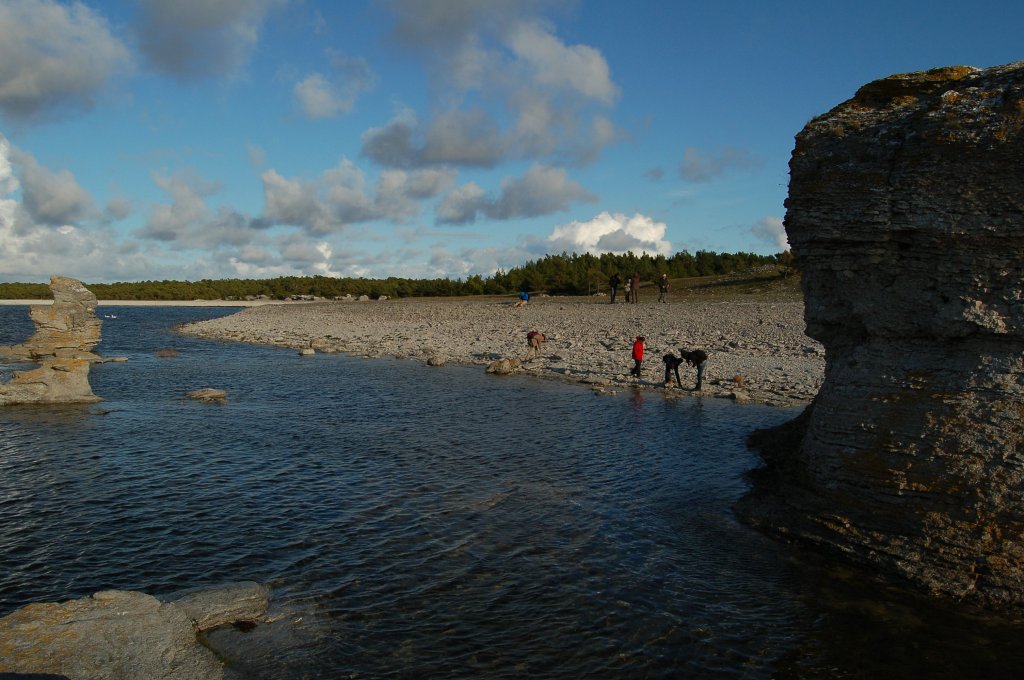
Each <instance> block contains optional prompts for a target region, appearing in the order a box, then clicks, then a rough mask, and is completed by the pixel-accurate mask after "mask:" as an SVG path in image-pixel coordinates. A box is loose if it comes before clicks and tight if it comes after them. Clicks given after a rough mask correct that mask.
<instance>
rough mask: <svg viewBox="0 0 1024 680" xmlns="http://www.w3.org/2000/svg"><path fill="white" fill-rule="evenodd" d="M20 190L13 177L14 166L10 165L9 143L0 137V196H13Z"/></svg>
mask: <svg viewBox="0 0 1024 680" xmlns="http://www.w3.org/2000/svg"><path fill="white" fill-rule="evenodd" d="M20 188H21V183H20V182H18V178H17V177H15V176H14V165H12V164H11V143H10V142H9V141H7V138H6V137H4V136H3V135H0V196H7V195H8V194H13V193H14V192H15V191H17V190H18V189H20Z"/></svg>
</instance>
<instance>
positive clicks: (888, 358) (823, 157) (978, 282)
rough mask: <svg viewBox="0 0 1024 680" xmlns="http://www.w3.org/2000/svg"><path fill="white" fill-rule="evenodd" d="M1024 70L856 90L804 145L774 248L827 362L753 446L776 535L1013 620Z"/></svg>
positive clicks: (968, 71) (1020, 517)
mask: <svg viewBox="0 0 1024 680" xmlns="http://www.w3.org/2000/svg"><path fill="white" fill-rule="evenodd" d="M1022 128H1024V62H1018V63H1015V64H1010V65H1008V66H1002V67H996V68H990V69H986V70H978V69H974V68H969V67H951V68H943V69H935V70H931V71H927V72H919V73H910V74H904V75H898V76H893V77H890V78H886V79H883V80H880V81H877V82H874V83H870V84H868V85H865V86H864V87H862V88H861V89H860V91H858V92H857V94H856V95H855V96H854V97H853V99H850V100H849V101H846V102H844V103H843V104H840V105H839V106H838V107H836V108H835V109H833V110H832V111H830V112H828V113H827V114H825V115H823V116H820V117H818V118H816V119H814V120H812V121H811V122H810V123H808V124H807V126H806V127H805V128H804V130H803V131H802V132H801V133H800V134H799V135H798V136H797V142H796V147H795V150H794V152H793V157H792V160H791V162H790V171H791V180H790V189H789V198H788V200H787V202H786V208H787V213H786V230H787V232H788V234H789V242H790V245H791V247H792V252H793V254H794V256H795V258H796V261H797V265H798V266H799V268H800V270H801V271H802V272H803V288H804V296H805V318H806V321H807V333H808V335H810V336H811V337H813V338H815V339H817V340H819V341H821V343H822V344H823V345H824V347H825V351H826V369H825V378H824V382H823V384H822V388H821V391H820V392H819V394H818V396H817V397H816V399H815V401H814V402H813V403H812V405H811V406H810V407H808V409H807V411H806V412H805V413H804V415H803V416H801V417H800V418H798V419H797V420H796V421H793V422H792V423H791V424H789V425H787V426H784V427H783V428H781V429H780V430H779V431H777V432H769V433H760V434H759V435H758V436H757V437H755V438H752V441H751V443H752V444H753V445H754V446H759V447H762V453H763V456H764V458H765V461H766V467H765V468H763V469H761V470H758V471H756V472H755V473H754V474H753V475H752V479H753V482H754V488H753V490H752V491H751V493H750V494H748V496H746V497H745V498H744V499H743V500H742V501H741V502H740V504H739V505H738V506H737V511H738V512H739V514H740V515H741V516H742V517H744V518H745V519H746V520H747V521H749V522H751V523H752V524H754V525H756V526H759V527H761V528H763V529H765V530H767V531H769V532H771V533H774V534H778V535H781V536H786V537H790V538H795V539H798V540H802V541H806V542H809V543H811V544H816V545H818V546H820V547H823V548H827V549H830V550H833V551H835V552H837V553H839V554H842V555H844V556H846V557H847V558H850V559H852V560H853V561H856V562H860V563H862V564H866V565H869V566H871V567H873V568H877V569H878V570H880V571H882V572H884V573H887V574H890V575H896V576H899V577H903V578H905V579H907V580H909V581H910V582H911V583H913V584H914V585H916V586H917V587H919V588H921V589H924V590H928V591H931V592H933V593H935V594H939V595H942V596H946V597H951V598H954V599H961V600H965V601H970V602H972V603H976V604H980V605H984V606H989V607H1015V606H1019V605H1020V604H1022V603H1024V538H1022V537H1024V444H1022V442H1024V437H1022V430H1024V377H1022V375H1024V362H1022V356H1024V337H1022V334H1024V290H1022V274H1024V261H1022V257H1021V252H1022V247H1024V191H1022V189H1021V187H1024V137H1022Z"/></svg>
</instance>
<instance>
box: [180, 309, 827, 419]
mask: <svg viewBox="0 0 1024 680" xmlns="http://www.w3.org/2000/svg"><path fill="white" fill-rule="evenodd" d="M804 329H805V325H804V319H803V304H802V303H801V302H792V301H778V302H776V301H751V302H746V301H728V302H695V301H684V302H670V303H668V304H657V303H654V302H647V303H644V302H643V301H641V303H639V304H623V303H618V304H615V305H611V304H608V300H607V298H597V297H594V298H570V297H565V298H562V297H539V298H534V299H533V300H531V301H530V303H529V304H528V305H526V306H524V307H516V306H515V305H514V304H512V303H510V302H509V301H508V300H507V299H495V298H479V299H477V298H468V299H467V298H459V299H438V298H431V299H403V300H387V301H369V302H337V301H335V302H317V303H307V304H303V305H301V306H291V305H274V306H260V307H251V308H247V309H244V310H242V311H240V312H238V313H236V314H232V315H230V316H225V317H221V318H218V319H212V320H208V321H200V322H196V323H192V324H187V325H185V326H183V327H182V328H181V330H182V332H184V333H186V334H189V335H194V336H198V337H204V338H211V339H219V340H229V341H237V342H246V343H255V344H270V345H277V346H282V347H292V348H295V349H299V350H307V351H308V350H309V349H313V350H314V351H316V352H345V353H349V354H352V355H356V356H363V357H397V358H402V359H414V360H420V361H424V362H427V361H429V362H430V363H431V364H434V365H436V364H443V363H446V362H450V363H459V364H471V365H474V364H478V365H481V366H486V365H487V364H490V363H491V362H493V361H495V360H498V359H503V358H517V359H522V358H523V357H525V355H526V351H527V345H526V333H527V332H528V331H530V330H537V331H540V332H542V333H544V334H546V335H547V337H548V341H547V342H546V343H545V344H544V347H543V350H542V356H541V358H540V359H539V360H532V361H527V362H524V363H523V364H522V365H521V367H520V368H519V371H521V372H523V373H527V374H531V375H536V376H539V377H543V378H551V379H557V380H563V381H569V382H575V383H583V384H586V385H589V386H591V387H592V388H593V389H594V390H595V391H597V392H600V393H608V392H616V391H619V390H621V389H625V388H631V389H637V388H638V389H650V390H654V389H657V390H662V391H664V392H665V394H666V395H672V396H695V397H727V398H732V399H735V400H737V401H750V402H756V403H762V404H768V405H771V406H780V407H786V406H795V405H800V404H806V403H808V402H810V401H811V399H813V397H814V395H815V394H817V391H818V388H819V387H820V385H821V380H822V377H823V374H824V367H825V357H824V350H823V349H822V346H821V345H820V343H818V342H817V341H815V340H812V339H811V338H809V337H807V336H806V335H805V334H804ZM637 335H643V336H644V337H645V338H646V340H647V352H646V359H645V362H644V372H643V375H642V377H641V378H640V379H636V378H633V377H632V376H630V375H629V369H630V368H631V367H632V360H631V359H630V347H631V345H632V342H633V339H634V337H635V336H637ZM680 349H703V350H705V351H706V352H707V353H708V355H709V360H708V367H707V373H706V375H705V381H704V387H703V390H701V391H700V392H693V391H691V389H690V388H692V387H693V385H694V381H695V371H694V369H692V368H690V367H688V366H686V365H685V364H684V368H682V369H681V374H682V377H683V389H682V390H680V389H679V388H678V387H675V386H674V384H673V387H671V388H666V387H665V383H664V381H663V380H664V364H663V363H662V361H661V357H662V355H664V354H665V353H667V352H672V353H674V354H677V355H678V353H679V350H680Z"/></svg>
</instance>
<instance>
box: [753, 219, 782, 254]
mask: <svg viewBox="0 0 1024 680" xmlns="http://www.w3.org/2000/svg"><path fill="white" fill-rule="evenodd" d="M750 233H752V234H753V235H754V236H756V237H757V238H758V239H759V240H761V241H764V242H765V243H769V244H771V245H772V246H774V247H775V248H776V249H777V252H780V253H781V252H784V251H787V250H789V237H788V236H787V235H786V228H785V226H783V223H782V218H780V217H762V218H761V219H760V220H759V221H758V222H757V224H755V225H754V226H753V227H751V228H750Z"/></svg>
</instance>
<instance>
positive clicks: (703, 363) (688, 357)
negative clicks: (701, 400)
mask: <svg viewBox="0 0 1024 680" xmlns="http://www.w3.org/2000/svg"><path fill="white" fill-rule="evenodd" d="M679 356H681V357H682V358H683V360H684V361H686V363H688V364H690V365H691V366H696V367H697V385H696V386H695V387H694V388H693V389H694V390H699V389H700V388H701V385H703V384H704V369H705V368H706V367H707V365H708V355H707V353H706V352H705V351H704V350H702V349H695V350H693V351H692V352H688V351H686V350H685V349H681V350H679Z"/></svg>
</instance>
